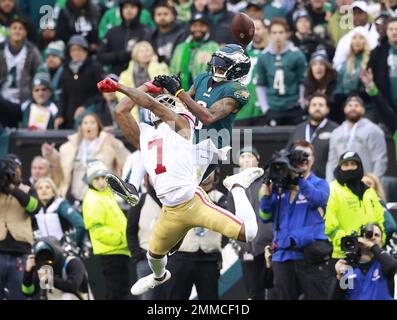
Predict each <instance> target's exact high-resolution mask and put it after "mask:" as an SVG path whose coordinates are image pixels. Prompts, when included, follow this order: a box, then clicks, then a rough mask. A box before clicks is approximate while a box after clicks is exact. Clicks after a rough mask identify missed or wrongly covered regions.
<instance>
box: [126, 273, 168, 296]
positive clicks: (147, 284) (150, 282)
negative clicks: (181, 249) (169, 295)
mask: <svg viewBox="0 0 397 320" xmlns="http://www.w3.org/2000/svg"><path fill="white" fill-rule="evenodd" d="M170 278H171V272H169V271H168V270H165V277H164V279H163V280H161V281H159V280H156V279H155V278H154V274H153V273H151V274H149V275H148V276H146V277H143V278H141V279H139V280H138V281H137V282H135V284H134V285H133V286H132V288H131V293H132V294H133V295H134V296H139V295H141V294H144V293H146V292H148V291H150V290H152V289H153V288H155V287H157V286H159V285H161V284H163V283H164V282H166V281H168V280H169V279H170Z"/></svg>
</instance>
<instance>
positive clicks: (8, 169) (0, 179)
mask: <svg viewBox="0 0 397 320" xmlns="http://www.w3.org/2000/svg"><path fill="white" fill-rule="evenodd" d="M16 169H17V165H16V163H15V162H13V161H12V160H10V159H5V158H0V193H8V190H9V186H10V184H18V181H17V178H16Z"/></svg>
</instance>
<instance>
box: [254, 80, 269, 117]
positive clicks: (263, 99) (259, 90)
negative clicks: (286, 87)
mask: <svg viewBox="0 0 397 320" xmlns="http://www.w3.org/2000/svg"><path fill="white" fill-rule="evenodd" d="M256 97H257V99H258V101H259V105H260V107H261V110H262V112H263V114H265V113H266V112H267V110H269V102H268V101H267V93H266V87H265V86H257V87H256Z"/></svg>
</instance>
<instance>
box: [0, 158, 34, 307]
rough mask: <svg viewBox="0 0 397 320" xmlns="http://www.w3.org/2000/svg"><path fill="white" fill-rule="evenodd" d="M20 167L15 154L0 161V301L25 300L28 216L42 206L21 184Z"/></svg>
mask: <svg viewBox="0 0 397 320" xmlns="http://www.w3.org/2000/svg"><path fill="white" fill-rule="evenodd" d="M21 166H22V163H21V160H20V159H19V158H18V157H17V156H15V155H12V154H9V155H6V156H4V157H3V158H0V275H1V276H0V300H3V299H5V298H7V299H9V300H24V299H26V297H25V296H24V295H23V293H22V291H21V284H22V276H23V271H24V267H25V261H26V255H27V254H29V253H30V250H31V246H32V244H33V231H32V222H31V217H32V216H33V215H35V214H36V213H37V212H39V210H40V207H41V206H40V202H39V200H38V198H37V194H36V192H35V191H34V190H33V189H32V188H30V187H28V186H26V185H24V184H22V183H21V178H22V177H21V176H22V171H21ZM5 289H8V293H7V294H6V293H5V292H6V291H5Z"/></svg>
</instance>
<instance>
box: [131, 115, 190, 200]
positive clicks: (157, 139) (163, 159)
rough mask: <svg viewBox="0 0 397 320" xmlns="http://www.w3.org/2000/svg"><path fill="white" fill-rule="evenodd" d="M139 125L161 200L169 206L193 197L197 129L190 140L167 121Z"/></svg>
mask: <svg viewBox="0 0 397 320" xmlns="http://www.w3.org/2000/svg"><path fill="white" fill-rule="evenodd" d="M191 125H192V126H193V123H191ZM139 128H140V146H141V157H142V160H143V163H144V166H145V169H146V172H147V173H148V174H149V176H150V177H151V179H152V182H153V187H154V189H155V190H156V194H157V197H158V198H159V200H160V201H161V202H162V203H163V204H164V205H167V206H175V205H178V204H181V203H183V202H186V201H188V200H190V199H191V198H192V197H193V196H194V192H195V191H196V188H197V181H196V180H197V179H196V167H197V166H196V165H195V163H194V162H195V156H194V152H193V151H194V145H193V143H192V139H193V135H194V131H193V129H191V136H192V137H191V139H190V140H187V139H185V138H183V137H182V136H181V135H179V134H178V133H176V132H175V131H174V130H172V129H171V128H170V127H169V126H168V125H167V124H166V123H164V122H162V123H160V125H159V126H158V127H157V128H155V127H154V126H150V125H148V124H145V123H140V124H139Z"/></svg>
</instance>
